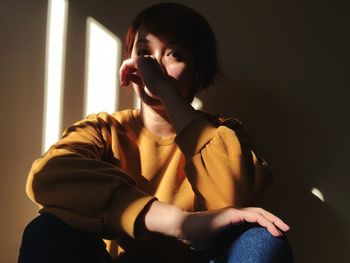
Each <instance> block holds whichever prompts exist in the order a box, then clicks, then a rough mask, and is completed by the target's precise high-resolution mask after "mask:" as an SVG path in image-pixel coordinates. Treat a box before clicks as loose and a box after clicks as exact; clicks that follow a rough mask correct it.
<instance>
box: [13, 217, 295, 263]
mask: <svg viewBox="0 0 350 263" xmlns="http://www.w3.org/2000/svg"><path fill="white" fill-rule="evenodd" d="M140 256H141V258H142V255H140ZM18 262H19V263H32V262H33V263H34V262H35V263H44V262H51V263H54V262H60V263H61V262H65V263H70V262H72V263H73V262H74V263H77V262H84V263H90V262H91V263H97V262H99V263H112V259H111V257H110V256H109V254H108V252H107V251H106V248H105V244H104V242H103V241H102V239H101V238H99V237H98V236H96V235H94V234H93V233H89V232H87V231H82V230H79V229H76V228H73V227H70V226H69V225H67V224H65V223H64V222H62V221H61V220H60V219H58V218H57V217H55V216H53V215H50V214H43V215H40V216H38V217H37V218H35V219H34V220H33V221H32V222H31V223H30V224H28V226H27V227H26V229H25V231H24V233H23V239H22V244H21V248H20V254H19V260H18ZM137 262H143V261H142V260H141V261H139V260H138V261H137ZM152 262H158V261H157V260H156V259H154V260H152ZM189 262H194V263H198V262H201V263H202V262H203V263H208V262H209V263H232V262H235V263H240V262H244V263H249V262H254V263H263V262H264V263H265V262H266V263H267V262H268V263H274V262H279V263H283V262H286V263H289V262H293V257H292V252H291V249H290V247H289V244H288V242H287V240H286V238H285V237H282V238H275V237H273V236H272V235H271V234H270V233H269V232H268V231H267V230H266V229H265V228H261V227H259V226H256V225H253V224H242V225H240V226H234V227H232V228H231V229H228V230H226V231H224V232H223V233H221V234H220V235H218V236H217V237H216V238H214V239H213V240H212V241H211V244H210V245H209V248H208V249H205V250H203V251H194V252H193V257H191V260H189ZM128 263H129V262H128Z"/></svg>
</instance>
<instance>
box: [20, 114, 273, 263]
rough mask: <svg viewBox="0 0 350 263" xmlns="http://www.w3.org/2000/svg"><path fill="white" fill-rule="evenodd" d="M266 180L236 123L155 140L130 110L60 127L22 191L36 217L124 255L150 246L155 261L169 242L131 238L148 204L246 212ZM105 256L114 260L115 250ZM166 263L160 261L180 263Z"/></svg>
mask: <svg viewBox="0 0 350 263" xmlns="http://www.w3.org/2000/svg"><path fill="white" fill-rule="evenodd" d="M270 179H271V175H270V173H269V170H268V169H267V165H266V163H265V162H264V161H263V160H262V159H260V158H258V157H257V156H256V155H255V153H254V152H253V149H252V147H251V145H250V143H249V140H248V138H247V136H246V135H245V132H244V130H243V129H242V126H241V124H240V123H239V122H238V121H237V120H234V119H224V118H217V117H213V116H209V115H207V114H204V113H203V114H202V115H200V116H199V117H198V118H197V119H196V120H194V121H193V122H192V123H190V124H189V125H188V126H187V127H186V128H185V129H184V130H183V131H182V132H181V133H180V134H178V135H177V136H172V137H166V138H159V137H157V136H155V135H154V134H152V133H151V132H150V131H148V130H147V129H145V128H144V127H143V126H142V123H141V122H140V118H139V111H138V110H125V111H120V112H116V113H114V114H111V115H109V114H107V113H100V114H97V115H90V116H88V117H87V118H86V119H85V120H82V121H80V122H78V123H76V124H75V125H73V126H72V127H70V128H68V129H67V130H66V131H65V132H64V134H63V136H62V138H61V139H60V140H59V141H58V142H57V143H56V144H54V145H53V146H52V147H51V148H50V149H49V150H48V151H47V152H46V153H45V154H44V155H43V156H42V157H41V158H40V159H38V160H36V161H35V162H34V163H33V166H32V168H31V170H30V173H29V177H28V181H27V188H26V189H27V194H28V196H29V197H30V198H31V199H32V200H33V201H34V202H36V203H38V204H39V205H40V206H41V210H40V212H41V213H43V212H49V213H52V214H54V215H56V216H58V217H59V218H61V219H62V220H63V221H65V222H66V223H68V224H69V225H72V226H73V227H77V228H80V229H84V230H88V231H91V232H94V233H97V234H98V235H100V236H101V237H103V238H107V239H118V243H119V245H121V246H122V247H123V250H125V252H126V254H127V253H128V252H130V251H132V253H134V254H135V253H138V251H141V250H145V248H147V249H146V250H147V251H148V252H150V251H152V243H153V244H155V245H154V249H155V250H154V253H157V254H156V255H158V254H161V252H164V253H165V254H167V252H165V251H167V248H168V249H169V251H174V250H173V248H174V246H177V245H174V244H175V243H176V242H177V241H176V242H175V241H174V240H170V239H169V238H165V237H160V236H159V235H158V236H157V235H155V236H153V237H151V240H157V239H158V241H159V240H161V242H157V241H154V242H152V241H150V239H147V238H146V239H147V240H143V239H142V238H140V240H138V238H135V233H134V224H135V220H136V218H137V216H138V215H139V214H140V213H141V211H142V210H143V209H144V207H145V206H146V205H147V204H148V203H149V202H151V201H152V200H154V199H155V198H156V199H158V200H159V201H162V202H165V203H169V204H173V205H175V206H178V207H180V208H182V209H184V210H187V211H199V210H207V209H216V208H222V207H227V206H247V205H252V203H254V201H255V200H256V198H257V196H258V195H259V193H260V192H261V191H262V190H263V189H264V188H265V186H266V185H267V184H268V183H269V182H270ZM174 242H175V243H174ZM109 249H110V253H111V254H112V255H113V254H115V249H116V245H115V243H114V245H113V244H112V245H110V246H109ZM112 250H113V251H112ZM182 250H186V248H185V246H183V245H182V244H181V245H179V251H182ZM142 253H144V252H142ZM186 253H187V252H185V253H183V254H186ZM129 254H131V252H130V253H129ZM149 254H150V255H151V256H152V257H153V261H154V259H155V257H156V256H155V255H154V254H153V252H150V253H149ZM172 254H173V253H172ZM180 254H181V253H180ZM180 254H179V255H180ZM139 256H140V255H139ZM167 256H169V255H167ZM145 257H146V256H145V255H144V256H142V258H143V259H145ZM172 259H173V261H167V262H184V261H179V260H180V259H176V256H175V258H174V254H173V256H172ZM181 260H182V259H181Z"/></svg>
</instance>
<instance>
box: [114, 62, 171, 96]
mask: <svg viewBox="0 0 350 263" xmlns="http://www.w3.org/2000/svg"><path fill="white" fill-rule="evenodd" d="M119 79H120V83H121V85H122V86H128V85H129V84H130V83H131V82H133V83H135V84H137V85H139V86H140V87H141V88H144V86H146V87H147V89H148V91H149V92H151V93H152V95H154V96H159V89H160V87H161V85H164V83H166V82H167V81H168V78H167V77H166V74H165V73H164V70H163V69H162V67H161V65H160V64H159V63H158V61H157V60H156V59H155V57H154V56H150V55H146V56H139V57H134V58H129V59H126V60H124V61H123V63H122V65H121V67H120V70H119Z"/></svg>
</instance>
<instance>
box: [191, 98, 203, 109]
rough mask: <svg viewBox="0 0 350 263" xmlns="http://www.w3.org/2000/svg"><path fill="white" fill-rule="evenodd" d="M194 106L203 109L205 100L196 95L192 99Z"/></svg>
mask: <svg viewBox="0 0 350 263" xmlns="http://www.w3.org/2000/svg"><path fill="white" fill-rule="evenodd" d="M192 107H193V108H195V109H196V110H201V109H202V108H203V102H202V101H201V100H200V99H198V98H197V97H194V99H193V101H192Z"/></svg>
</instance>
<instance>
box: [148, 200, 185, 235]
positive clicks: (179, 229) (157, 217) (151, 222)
mask: <svg viewBox="0 0 350 263" xmlns="http://www.w3.org/2000/svg"><path fill="white" fill-rule="evenodd" d="M188 214H189V213H188V212H186V211H184V210H182V209H181V208H179V207H176V206H173V205H169V204H165V203H162V202H159V201H154V202H152V204H151V205H150V206H149V209H148V210H147V211H146V213H145V216H144V226H145V229H147V231H150V232H156V233H160V234H164V235H167V236H171V237H175V238H177V239H182V238H183V236H184V234H183V224H184V222H185V220H186V218H187V215H188Z"/></svg>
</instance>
